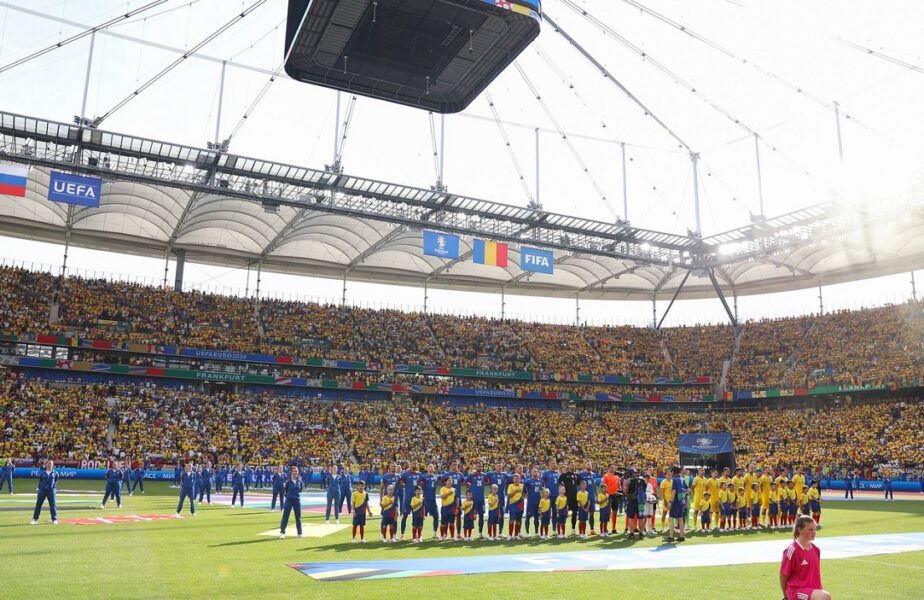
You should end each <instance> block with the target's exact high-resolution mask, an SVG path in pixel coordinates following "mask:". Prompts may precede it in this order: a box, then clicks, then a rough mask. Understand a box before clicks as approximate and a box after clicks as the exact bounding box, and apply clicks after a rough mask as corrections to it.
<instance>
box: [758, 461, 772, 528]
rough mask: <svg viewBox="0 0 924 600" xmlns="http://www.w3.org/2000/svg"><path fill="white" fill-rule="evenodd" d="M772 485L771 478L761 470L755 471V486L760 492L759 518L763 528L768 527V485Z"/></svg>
mask: <svg viewBox="0 0 924 600" xmlns="http://www.w3.org/2000/svg"><path fill="white" fill-rule="evenodd" d="M771 483H773V480H772V478H771V477H770V476H769V475H767V474H766V473H764V471H763V469H757V485H758V489H759V490H760V518H761V520H762V521H763V525H764V527H768V526H769V522H768V520H767V512H768V511H769V509H770V484H771Z"/></svg>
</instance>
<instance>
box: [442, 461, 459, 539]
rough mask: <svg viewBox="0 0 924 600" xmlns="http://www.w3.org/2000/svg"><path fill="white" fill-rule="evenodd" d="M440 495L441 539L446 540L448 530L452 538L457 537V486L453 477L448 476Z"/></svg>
mask: <svg viewBox="0 0 924 600" xmlns="http://www.w3.org/2000/svg"><path fill="white" fill-rule="evenodd" d="M439 496H440V502H441V506H440V541H441V542H445V541H446V539H447V538H446V530H447V528H448V530H449V538H448V539H450V540H455V539H456V511H457V510H458V505H457V504H456V488H455V487H454V486H453V485H452V477H447V478H446V479H445V480H444V482H443V487H441V488H440V491H439Z"/></svg>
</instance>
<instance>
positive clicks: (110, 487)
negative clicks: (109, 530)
mask: <svg viewBox="0 0 924 600" xmlns="http://www.w3.org/2000/svg"><path fill="white" fill-rule="evenodd" d="M122 477H123V475H122V469H116V468H115V467H109V468H108V469H106V493H105V494H104V495H103V502H102V504H100V505H99V507H100V508H106V502H108V501H109V499H110V498H115V499H116V504H117V505H118V507H119V508H122Z"/></svg>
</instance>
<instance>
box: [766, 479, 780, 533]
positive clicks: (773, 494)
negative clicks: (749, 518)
mask: <svg viewBox="0 0 924 600" xmlns="http://www.w3.org/2000/svg"><path fill="white" fill-rule="evenodd" d="M767 515H768V518H769V519H770V521H769V523H770V528H771V529H778V528H779V526H780V491H779V488H778V487H777V485H776V483H771V484H770V493H769V494H767Z"/></svg>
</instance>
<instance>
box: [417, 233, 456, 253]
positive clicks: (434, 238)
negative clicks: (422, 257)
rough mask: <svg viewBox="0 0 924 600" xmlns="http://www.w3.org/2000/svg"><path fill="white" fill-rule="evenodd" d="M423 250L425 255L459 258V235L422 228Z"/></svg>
mask: <svg viewBox="0 0 924 600" xmlns="http://www.w3.org/2000/svg"><path fill="white" fill-rule="evenodd" d="M423 251H424V254H426V255H427V256H437V257H439V258H446V259H456V258H459V236H456V235H449V234H448V233H439V232H437V231H426V230H424V232H423Z"/></svg>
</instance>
